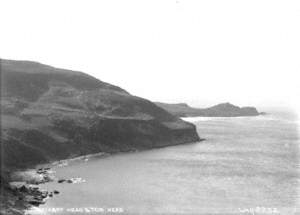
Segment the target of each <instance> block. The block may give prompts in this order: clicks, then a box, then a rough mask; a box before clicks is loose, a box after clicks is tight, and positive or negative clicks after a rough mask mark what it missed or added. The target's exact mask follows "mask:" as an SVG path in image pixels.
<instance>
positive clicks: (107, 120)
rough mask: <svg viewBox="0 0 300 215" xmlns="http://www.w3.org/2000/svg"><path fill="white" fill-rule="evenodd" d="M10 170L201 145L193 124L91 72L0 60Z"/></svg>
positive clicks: (4, 142) (5, 157) (3, 144)
mask: <svg viewBox="0 0 300 215" xmlns="http://www.w3.org/2000/svg"><path fill="white" fill-rule="evenodd" d="M0 66H1V67H0V68H1V94H2V95H1V112H2V113H1V125H2V128H1V129H2V135H1V149H2V156H3V157H2V158H1V160H2V162H3V164H4V166H5V167H9V168H23V167H28V166H30V165H35V164H38V163H43V162H48V161H53V160H58V159H65V158H69V157H75V156H80V155H85V154H90V153H97V152H121V151H131V150H140V149H149V148H155V147H162V146H167V145H175V144H182V143H188V142H194V141H198V140H199V137H198V135H197V133H196V129H195V126H194V125H193V124H190V123H188V122H185V121H183V120H181V119H179V118H177V117H176V116H173V115H172V114H170V113H168V112H167V111H165V110H163V109H162V108H160V107H158V106H157V105H155V104H154V103H152V102H150V101H148V100H145V99H142V98H139V97H136V96H132V95H130V94H129V93H128V92H126V91H125V90H123V89H121V88H119V87H117V86H113V85H111V84H108V83H105V82H102V81H99V80H97V79H95V78H93V77H91V76H89V75H87V74H84V73H81V72H74V71H70V70H64V69H57V68H54V67H50V66H46V65H43V64H39V63H34V62H28V61H11V60H1V63H0Z"/></svg>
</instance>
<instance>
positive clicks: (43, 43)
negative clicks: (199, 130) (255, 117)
mask: <svg viewBox="0 0 300 215" xmlns="http://www.w3.org/2000/svg"><path fill="white" fill-rule="evenodd" d="M0 7H1V13H0V20H1V25H0V57H1V58H8V59H22V60H34V61H39V62H41V63H46V64H50V65H53V66H56V67H63V68H69V69H74V70H81V71H84V72H86V73H89V74H91V75H93V76H95V77H97V78H99V79H101V80H103V81H106V82H110V83H113V84H115V85H118V86H120V87H122V88H124V89H126V90H128V91H129V92H130V93H132V94H135V95H138V96H141V97H145V98H148V99H150V100H153V101H164V102H188V103H190V104H192V105H197V106H207V105H211V104H215V103H219V102H225V101H229V102H232V103H235V104H237V105H258V106H260V105H271V104H273V105H292V106H295V107H296V105H297V103H298V104H299V100H300V99H299V98H300V84H299V82H300V78H299V76H300V75H298V74H299V72H300V1H299V0H295V1H289V0H282V1H277V0H251V1H250V0H247V1H246V0H245V1H243V0H236V1H232V0H220V1H216V0H195V1H190V0H177V1H176V0H170V1H169V0H149V1H143V0H136V1H130V0H120V1H116V0H107V1H100V0H43V1H41V0H26V1H24V0H19V1H16V0H6V1H4V0H0Z"/></svg>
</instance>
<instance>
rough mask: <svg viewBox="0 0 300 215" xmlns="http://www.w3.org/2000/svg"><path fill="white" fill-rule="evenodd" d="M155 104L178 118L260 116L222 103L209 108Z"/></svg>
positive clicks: (256, 112) (247, 109) (254, 110)
mask: <svg viewBox="0 0 300 215" xmlns="http://www.w3.org/2000/svg"><path fill="white" fill-rule="evenodd" d="M156 104H157V105H158V106H159V107H161V108H163V109H165V110H166V111H168V112H169V113H171V114H173V115H176V116H178V117H196V116H203V117H237V116H258V115H260V113H259V112H258V111H257V110H256V108H254V107H238V106H235V105H232V104H230V103H222V104H218V105H215V106H212V107H209V108H193V107H190V106H188V105H187V104H185V103H178V104H167V103H161V102H156Z"/></svg>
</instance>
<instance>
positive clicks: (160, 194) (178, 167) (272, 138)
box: [40, 114, 299, 215]
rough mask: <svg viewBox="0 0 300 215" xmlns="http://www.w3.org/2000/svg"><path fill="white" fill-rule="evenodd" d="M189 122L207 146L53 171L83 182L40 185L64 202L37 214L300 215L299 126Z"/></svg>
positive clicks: (286, 120) (245, 120)
mask: <svg viewBox="0 0 300 215" xmlns="http://www.w3.org/2000/svg"><path fill="white" fill-rule="evenodd" d="M186 120H188V121H192V122H193V123H195V124H196V125H197V130H198V132H199V134H200V136H201V137H202V138H206V141H202V142H197V143H192V144H187V145H180V146H173V147H167V148H163V149H154V150H150V151H145V152H136V153H127V154H119V155H113V156H110V157H106V158H93V159H90V160H89V161H77V162H71V163H70V164H69V165H68V166H65V167H55V168H54V170H55V171H56V176H57V177H58V178H71V177H74V178H76V177H81V178H82V179H84V180H86V182H85V183H77V184H66V183H65V184H59V183H57V182H52V183H47V184H44V185H42V188H44V189H48V190H50V191H52V190H59V191H60V194H58V195H55V196H54V197H53V198H50V199H48V201H47V203H46V204H45V205H42V207H40V210H42V211H43V214H47V213H46V211H48V214H68V211H69V213H70V214H89V213H87V212H88V211H93V210H94V211H95V210H97V211H98V212H97V213H96V214H107V213H109V214H175V213H178V214H271V212H273V214H276V213H277V212H279V213H280V214H287V215H292V214H296V212H295V208H296V207H297V206H298V207H299V185H298V183H299V172H298V170H299V169H298V167H299V166H298V164H299V140H298V131H297V121H295V120H294V119H293V118H291V117H289V116H288V115H285V114H277V115H272V114H270V115H266V116H258V117H240V118H187V119H186ZM53 208H56V209H57V210H56V211H55V213H54V211H53ZM51 210H52V211H51ZM82 210H85V212H83V211H82ZM251 210H252V211H253V213H252V212H251ZM59 211H61V212H59ZM70 211H72V212H70ZM102 211H105V213H104V212H102ZM122 211H123V212H122ZM248 211H249V213H248ZM250 212H251V213H250ZM298 213H299V212H298Z"/></svg>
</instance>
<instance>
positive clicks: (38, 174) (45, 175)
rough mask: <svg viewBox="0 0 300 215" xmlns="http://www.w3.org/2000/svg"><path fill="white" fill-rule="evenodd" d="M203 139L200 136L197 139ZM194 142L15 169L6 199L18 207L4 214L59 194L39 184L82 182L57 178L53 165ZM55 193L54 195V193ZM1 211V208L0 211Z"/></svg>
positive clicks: (88, 156)
mask: <svg viewBox="0 0 300 215" xmlns="http://www.w3.org/2000/svg"><path fill="white" fill-rule="evenodd" d="M204 140H205V139H203V138H200V140H199V141H197V142H201V141H204ZM193 143H196V142H187V143H178V144H167V145H162V146H157V147H153V148H149V149H141V150H129V151H120V152H114V153H106V152H98V153H93V154H87V155H80V156H77V157H72V158H67V159H62V160H58V161H52V162H49V163H43V164H37V165H35V166H34V167H32V168H28V169H25V170H16V171H14V172H12V173H11V174H10V179H11V180H10V182H9V190H10V191H13V194H14V196H8V198H9V199H8V201H17V202H18V203H17V204H18V207H15V206H11V207H8V208H6V209H4V212H5V214H20V215H23V214H30V213H27V212H28V211H30V209H34V208H38V207H39V205H41V204H45V203H46V201H47V199H49V198H55V195H59V193H60V191H59V190H53V191H49V190H43V189H41V188H40V187H39V185H40V184H45V183H48V182H53V181H56V182H57V183H80V182H84V180H82V178H66V179H58V178H57V177H56V175H55V171H53V170H52V169H53V167H63V166H66V165H69V164H71V163H73V162H83V161H88V160H90V159H103V158H106V157H109V156H114V155H120V154H128V153H136V152H143V151H151V150H156V149H160V148H166V147H171V146H177V145H185V144H193ZM54 194H55V195H54ZM0 212H3V209H2V210H1V211H0Z"/></svg>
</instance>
